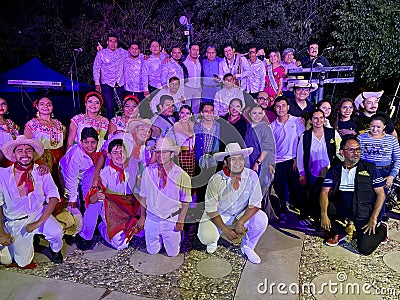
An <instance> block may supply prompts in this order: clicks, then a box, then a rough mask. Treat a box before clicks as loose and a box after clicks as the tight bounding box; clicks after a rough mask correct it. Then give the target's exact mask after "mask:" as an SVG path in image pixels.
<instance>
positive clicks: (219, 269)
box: [196, 257, 232, 278]
mask: <svg viewBox="0 0 400 300" xmlns="http://www.w3.org/2000/svg"><path fill="white" fill-rule="evenodd" d="M196 269H197V271H198V272H199V273H200V274H201V275H203V276H205V277H208V278H222V277H225V276H227V275H229V273H231V272H232V266H231V264H230V263H229V262H227V261H226V260H225V259H221V258H218V257H209V258H206V259H203V260H201V261H199V262H198V264H197V266H196Z"/></svg>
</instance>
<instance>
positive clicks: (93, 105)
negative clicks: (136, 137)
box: [67, 91, 109, 150]
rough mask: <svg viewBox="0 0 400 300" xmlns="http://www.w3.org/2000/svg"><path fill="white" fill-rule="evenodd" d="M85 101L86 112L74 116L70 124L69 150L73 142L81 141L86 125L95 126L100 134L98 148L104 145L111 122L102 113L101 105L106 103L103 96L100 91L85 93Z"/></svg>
mask: <svg viewBox="0 0 400 300" xmlns="http://www.w3.org/2000/svg"><path fill="white" fill-rule="evenodd" d="M84 101H85V106H86V112H85V113H84V114H79V115H76V116H75V117H73V118H72V120H71V124H70V125H69V133H68V142H67V150H68V149H69V148H70V147H71V146H72V145H73V144H77V143H79V138H80V135H81V132H82V129H83V128H85V127H93V128H94V129H96V131H97V133H98V134H99V143H98V146H97V149H100V148H101V146H102V145H103V142H104V139H105V136H106V133H107V130H108V123H109V121H108V120H107V118H105V117H103V116H101V115H100V109H101V106H102V105H103V104H104V100H103V97H102V96H101V94H100V93H99V92H96V91H93V92H89V93H87V94H86V95H85V98H84Z"/></svg>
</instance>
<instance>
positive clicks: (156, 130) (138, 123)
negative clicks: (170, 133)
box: [128, 119, 161, 138]
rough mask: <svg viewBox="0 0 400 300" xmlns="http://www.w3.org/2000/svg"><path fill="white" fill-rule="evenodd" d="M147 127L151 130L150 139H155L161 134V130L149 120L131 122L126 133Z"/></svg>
mask: <svg viewBox="0 0 400 300" xmlns="http://www.w3.org/2000/svg"><path fill="white" fill-rule="evenodd" d="M142 125H145V126H148V127H149V128H150V129H151V137H152V138H156V137H158V136H159V135H160V134H161V129H160V128H159V127H157V126H155V125H154V124H153V122H152V121H151V120H150V119H140V120H133V121H131V122H129V124H128V132H131V133H132V132H133V131H134V130H135V129H136V128H137V127H138V126H142Z"/></svg>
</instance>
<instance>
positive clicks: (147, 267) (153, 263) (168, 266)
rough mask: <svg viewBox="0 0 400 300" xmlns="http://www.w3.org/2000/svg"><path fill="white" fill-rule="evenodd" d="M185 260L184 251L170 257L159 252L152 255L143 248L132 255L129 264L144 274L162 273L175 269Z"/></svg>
mask: <svg viewBox="0 0 400 300" xmlns="http://www.w3.org/2000/svg"><path fill="white" fill-rule="evenodd" d="M184 261H185V259H184V255H183V253H179V254H178V255H177V256H175V257H169V256H167V255H166V254H159V253H158V254H154V255H150V254H148V253H147V252H146V250H145V249H142V250H140V251H136V252H135V253H134V254H133V255H132V256H131V258H130V260H129V264H130V265H131V266H132V267H134V268H135V269H136V270H138V271H139V272H141V273H143V274H147V275H162V274H167V273H170V272H172V271H175V270H176V269H178V268H179V267H180V266H181V265H182V264H183V263H184Z"/></svg>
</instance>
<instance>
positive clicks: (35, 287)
mask: <svg viewBox="0 0 400 300" xmlns="http://www.w3.org/2000/svg"><path fill="white" fill-rule="evenodd" d="M0 291H1V293H0V299H2V300H6V299H7V300H11V299H12V300H32V299H43V300H70V299H80V300H86V299H87V300H93V299H100V298H101V296H102V295H103V294H104V292H105V289H101V288H94V287H92V286H88V285H83V284H78V283H72V282H68V281H63V280H54V279H48V278H43V277H38V276H32V275H25V274H21V273H17V272H12V271H0Z"/></svg>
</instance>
